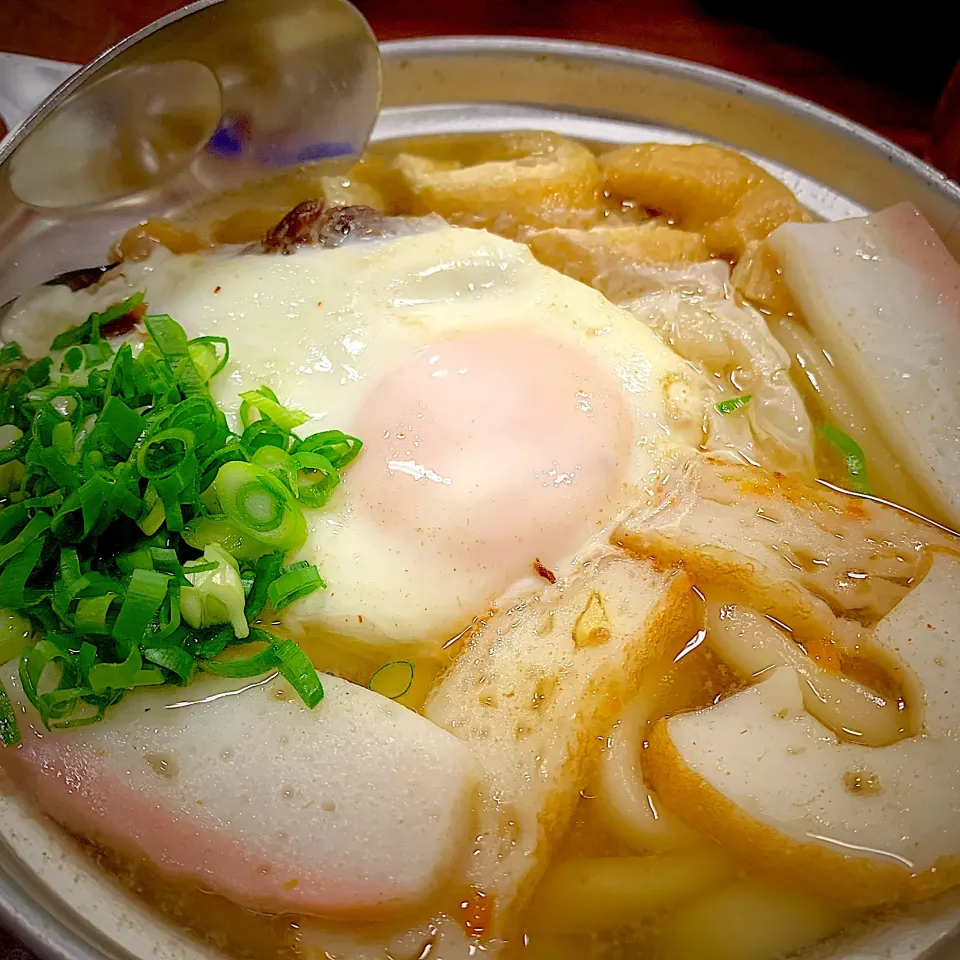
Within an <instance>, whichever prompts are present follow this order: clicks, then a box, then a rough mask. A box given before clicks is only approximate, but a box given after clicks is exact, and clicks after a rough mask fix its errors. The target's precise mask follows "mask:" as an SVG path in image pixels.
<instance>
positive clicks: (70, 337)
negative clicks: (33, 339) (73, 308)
mask: <svg viewBox="0 0 960 960" xmlns="http://www.w3.org/2000/svg"><path fill="white" fill-rule="evenodd" d="M141 303H143V294H142V293H135V294H134V295H133V296H132V297H129V298H128V299H126V300H124V301H123V303H117V304H114V305H113V306H112V307H109V308H107V309H106V310H105V311H104V312H103V313H91V314H90V316H89V317H88V318H87V320H86V321H84V322H83V323H81V324H80V326H78V327H70V329H69V330H65V331H64V332H63V333H61V334H60V335H59V336H57V337H55V338H54V341H53V343H51V344H50V349H51V350H65V349H66V348H67V347H71V346H73V345H74V344H75V343H90V342H91V341H94V342H95V341H97V340H99V339H100V328H101V327H102V326H105V325H106V324H108V323H110V322H112V321H113V320H119V319H120V317H123V316H126V315H127V314H128V313H129V312H130V311H131V310H133V308H134V307H138V306H139V305H140V304H141Z"/></svg>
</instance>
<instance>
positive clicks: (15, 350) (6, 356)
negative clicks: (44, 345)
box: [0, 340, 23, 363]
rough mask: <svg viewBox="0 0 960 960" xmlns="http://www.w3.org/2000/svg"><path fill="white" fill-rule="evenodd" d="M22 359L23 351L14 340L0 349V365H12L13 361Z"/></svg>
mask: <svg viewBox="0 0 960 960" xmlns="http://www.w3.org/2000/svg"><path fill="white" fill-rule="evenodd" d="M22 359H23V350H22V349H21V347H20V344H19V343H17V342H16V340H11V341H10V343H6V344H4V345H3V348H2V349H0V363H13V362H14V361H15V360H22Z"/></svg>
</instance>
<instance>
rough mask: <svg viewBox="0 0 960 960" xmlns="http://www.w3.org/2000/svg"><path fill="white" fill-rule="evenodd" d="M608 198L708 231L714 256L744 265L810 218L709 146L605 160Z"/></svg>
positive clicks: (757, 171) (653, 149)
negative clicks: (750, 254)
mask: <svg viewBox="0 0 960 960" xmlns="http://www.w3.org/2000/svg"><path fill="white" fill-rule="evenodd" d="M599 164H600V172H601V174H602V175H603V178H604V184H605V186H606V189H607V191H608V192H609V193H610V194H611V195H612V196H613V197H614V198H617V199H626V200H632V201H633V202H635V203H637V204H640V205H641V206H644V207H647V208H648V209H650V210H655V211H657V212H658V213H662V214H664V215H666V216H668V217H670V218H671V219H673V220H675V221H676V222H677V224H678V225H679V226H680V227H682V228H683V229H684V230H697V231H702V232H703V234H704V237H705V239H706V242H707V245H708V246H709V247H710V250H711V252H712V253H714V254H716V255H718V256H724V257H732V258H737V257H741V256H742V255H743V254H744V252H745V251H746V249H747V246H748V244H750V243H751V242H755V241H758V240H761V239H763V238H764V237H766V236H768V235H769V234H770V233H771V231H773V230H774V229H775V228H776V227H778V226H780V224H782V223H786V222H787V221H791V220H794V221H803V220H808V219H809V217H808V215H807V214H806V213H805V211H804V209H803V207H802V206H801V205H800V203H799V202H798V200H797V198H796V197H794V195H793V194H792V193H791V192H790V190H789V189H788V188H787V187H786V186H784V185H783V184H782V183H781V182H780V181H779V180H777V179H776V177H774V176H772V175H771V174H769V173H767V172H766V170H764V169H763V168H762V167H759V166H757V164H755V163H754V162H753V161H752V160H749V159H748V158H747V157H745V156H743V154H741V153H737V152H736V151H734V150H728V149H726V148H725V147H719V146H716V145H715V144H711V143H694V144H689V145H681V144H667V143H643V144H639V145H637V146H631V147H621V148H620V149H617V150H613V151H611V152H610V153H606V154H604V155H603V156H601V157H600V160H599Z"/></svg>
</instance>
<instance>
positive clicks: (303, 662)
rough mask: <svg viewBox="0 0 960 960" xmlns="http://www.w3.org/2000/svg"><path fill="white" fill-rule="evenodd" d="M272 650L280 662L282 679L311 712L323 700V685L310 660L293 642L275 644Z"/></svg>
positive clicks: (285, 641) (286, 641)
mask: <svg viewBox="0 0 960 960" xmlns="http://www.w3.org/2000/svg"><path fill="white" fill-rule="evenodd" d="M273 650H274V653H275V654H276V657H277V659H278V660H279V662H280V673H281V674H282V675H283V678H284V679H285V680H286V681H287V682H288V683H289V684H290V686H291V687H293V689H294V690H296V691H297V694H298V695H299V696H300V699H301V700H302V701H303V702H304V703H305V704H306V705H307V707H308V708H309V709H311V710H312V709H313V708H314V707H315V706H316V705H317V704H318V703H320V701H321V700H322V699H323V684H322V683H321V682H320V677H319V676H317V671H316V670H315V669H314V667H313V664H312V663H311V662H310V658H309V657H308V656H307V655H306V654H305V653H304V652H303V650H301V649H300V647H299V646H298V645H297V644H296V643H294V642H293V640H284V641H283V642H282V643H276V644H275V645H274V647H273Z"/></svg>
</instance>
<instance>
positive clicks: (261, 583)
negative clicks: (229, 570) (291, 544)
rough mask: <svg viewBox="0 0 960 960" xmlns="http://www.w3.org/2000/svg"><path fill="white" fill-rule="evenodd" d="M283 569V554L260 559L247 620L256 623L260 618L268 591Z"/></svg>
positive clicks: (248, 602) (249, 595)
mask: <svg viewBox="0 0 960 960" xmlns="http://www.w3.org/2000/svg"><path fill="white" fill-rule="evenodd" d="M282 567H283V554H282V553H281V552H280V551H279V550H277V551H275V552H274V553H268V554H266V556H263V557H260V559H259V560H257V563H256V566H255V567H254V577H253V585H252V586H251V588H250V593H249V594H248V595H247V602H246V606H245V608H244V614H245V615H246V618H247V620H249V621H251V622H252V621H254V620H256V619H257V617H259V616H260V613H261V611H262V610H263V608H264V606H265V605H266V603H267V591H268V590H269V589H270V586H271V584H272V583H273V581H274V580H276V578H277V577H278V576H279V575H280V570H281V568H282Z"/></svg>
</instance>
